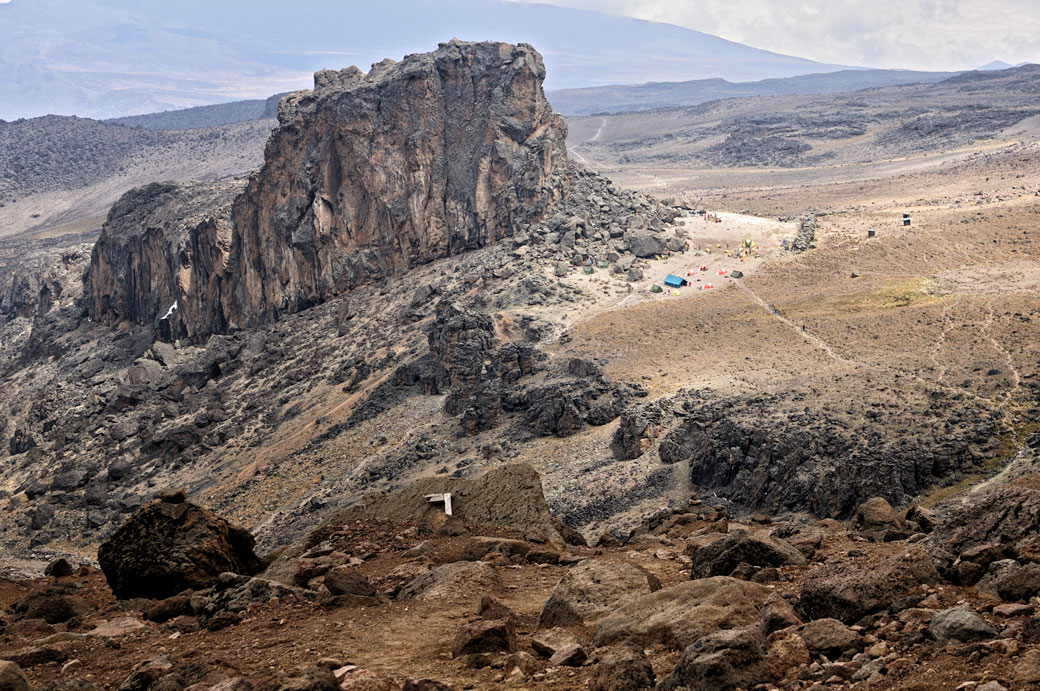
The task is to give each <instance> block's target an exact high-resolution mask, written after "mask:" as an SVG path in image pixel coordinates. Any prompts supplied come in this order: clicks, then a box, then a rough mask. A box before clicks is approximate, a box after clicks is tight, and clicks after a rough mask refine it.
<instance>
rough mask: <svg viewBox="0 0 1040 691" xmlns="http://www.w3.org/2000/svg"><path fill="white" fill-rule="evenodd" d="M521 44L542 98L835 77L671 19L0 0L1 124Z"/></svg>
mask: <svg viewBox="0 0 1040 691" xmlns="http://www.w3.org/2000/svg"><path fill="white" fill-rule="evenodd" d="M456 37H457V38H460V39H466V40H497V41H508V42H511V43H521V42H523V43H529V44H531V45H533V46H534V47H535V48H536V49H537V50H539V51H540V52H541V53H542V55H543V56H544V59H545V63H546V68H547V76H546V86H547V88H550V89H553V88H555V89H566V88H575V87H580V86H596V85H607V84H619V83H621V84H625V83H628V84H638V83H645V82H648V81H683V80H690V79H705V78H716V77H717V78H722V79H727V80H731V81H749V80H759V79H766V78H776V77H789V76H794V75H799V74H807V73H813V72H826V71H830V70H838V69H845V68H846V67H847V66H841V65H827V64H822V63H818V62H813V61H811V60H806V59H802V58H797V57H792V56H787V55H780V54H778V53H771V52H768V51H764V50H758V49H756V48H752V47H750V46H745V45H742V44H739V43H734V42H732V41H728V40H725V39H722V38H719V37H717V36H712V35H709V34H705V33H701V32H698V31H694V30H691V29H686V28H682V27H678V26H674V25H670V24H662V23H656V22H649V21H644V20H638V19H631V18H625V17H616V16H611V15H607V14H602V13H599V12H592V11H587V10H576V9H570V8H563V7H557V6H552V5H544V4H537V3H527V2H507V1H505V0H438V2H436V3H431V2H429V1H428V0H385V1H384V2H381V3H367V2H362V1H361V0H343V1H342V2H336V3H329V2H328V1H327V0H296V1H295V2H293V3H285V2H282V0H250V1H249V2H247V0H223V1H222V2H219V3H214V2H208V1H207V2H204V1H203V0H178V2H176V3H170V2H165V1H161V0H135V2H133V3H127V2H125V0H12V1H11V2H8V3H3V4H0V118H2V119H5V120H11V119H14V118H22V117H34V116H38V115H43V114H60V115H79V116H83V117H91V118H96V119H108V118H123V117H126V116H129V115H138V114H142V113H155V112H159V111H165V110H171V109H180V108H187V107H192V106H200V105H211V104H216V103H223V102H227V101H233V100H241V99H259V98H266V97H267V96H269V95H270V94H272V93H278V92H283V91H290V90H295V89H301V88H306V87H308V86H309V85H310V80H311V75H312V74H313V72H315V71H317V70H320V69H324V68H342V67H347V66H349V65H352V64H354V65H357V66H358V67H360V68H361V69H362V70H364V71H367V69H368V66H369V65H371V64H373V63H375V62H378V61H380V60H382V59H384V58H387V57H389V58H393V59H394V60H400V59H402V58H403V57H404V56H405V55H407V54H410V53H419V52H425V51H429V50H431V49H433V48H435V47H436V46H437V44H438V43H439V42H446V41H449V40H450V39H452V38H456Z"/></svg>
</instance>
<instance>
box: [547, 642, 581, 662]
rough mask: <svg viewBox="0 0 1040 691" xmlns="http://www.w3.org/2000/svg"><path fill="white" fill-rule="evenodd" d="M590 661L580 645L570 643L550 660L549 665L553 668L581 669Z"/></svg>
mask: <svg viewBox="0 0 1040 691" xmlns="http://www.w3.org/2000/svg"><path fill="white" fill-rule="evenodd" d="M587 659H589V656H588V654H587V653H586V652H585V648H583V647H582V646H581V645H580V644H578V643H570V644H568V645H565V646H563V647H562V648H560V649H559V650H557V651H556V652H555V653H553V655H552V657H550V658H549V664H550V665H552V666H553V667H580V666H581V665H582V664H584V663H585V660H587Z"/></svg>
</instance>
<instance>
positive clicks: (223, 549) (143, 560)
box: [98, 499, 263, 599]
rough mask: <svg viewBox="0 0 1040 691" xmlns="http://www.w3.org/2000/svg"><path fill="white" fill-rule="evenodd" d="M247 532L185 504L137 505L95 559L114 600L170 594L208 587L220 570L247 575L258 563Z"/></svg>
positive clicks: (257, 569) (260, 566)
mask: <svg viewBox="0 0 1040 691" xmlns="http://www.w3.org/2000/svg"><path fill="white" fill-rule="evenodd" d="M254 544H255V543H254V540H253V536H252V535H251V534H250V533H249V531H247V530H245V529H244V528H240V527H238V526H235V525H232V524H231V523H228V522H227V521H226V520H224V519H223V518H221V517H220V516H217V515H216V514H215V513H213V512H212V511H207V510H206V509H203V508H200V507H198V506H195V505H194V504H191V503H189V502H180V503H169V502H165V501H162V500H158V499H157V500H155V501H152V502H149V503H148V504H146V505H145V506H143V507H142V508H141V509H140V510H139V511H138V512H137V513H135V514H134V515H133V516H132V517H131V518H130V520H128V521H127V522H126V523H124V524H123V526H122V527H121V528H120V529H119V530H117V531H116V532H115V534H114V535H112V537H111V538H109V539H108V540H107V541H106V542H104V543H103V544H102V545H101V547H100V548H99V549H98V563H100V564H101V570H102V571H104V572H105V578H107V579H108V584H109V586H111V588H112V591H113V592H114V593H115V594H116V596H117V597H120V598H131V597H148V598H154V599H162V598H167V597H171V596H173V595H176V594H178V593H180V592H181V591H183V590H187V589H188V588H195V589H202V588H207V587H209V586H211V585H213V583H214V582H216V580H217V576H219V575H220V574H221V573H223V572H225V571H232V572H234V573H239V574H247V575H253V574H256V573H259V572H260V571H262V570H263V562H261V561H260V559H259V558H258V557H257V556H256V555H255V554H254V553H253V545H254Z"/></svg>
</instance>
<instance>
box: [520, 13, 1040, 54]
mask: <svg viewBox="0 0 1040 691" xmlns="http://www.w3.org/2000/svg"><path fill="white" fill-rule="evenodd" d="M537 1H541V2H546V3H548V4H553V5H561V6H565V7H579V8H582V9H590V10H600V11H603V12H609V13H611V14H620V15H625V16H629V17H638V18H639V19H651V20H654V21H659V22H668V23H671V24H678V25H680V26H685V27H688V28H690V29H696V30H697V31H703V32H705V33H709V34H715V35H717V36H722V37H723V38H728V39H730V40H731V41H738V42H740V43H746V44H748V45H751V46H754V47H756V48H764V49H766V50H772V51H776V52H778V53H787V54H790V55H796V56H798V57H803V58H810V59H812V60H818V61H821V62H829V63H839V64H845V65H865V66H870V67H891V68H899V67H902V68H909V69H925V70H952V69H968V68H972V67H978V66H980V65H982V64H985V63H988V62H990V61H991V60H1004V61H1006V62H1009V63H1012V64H1016V63H1019V62H1027V61H1028V62H1040V0H537Z"/></svg>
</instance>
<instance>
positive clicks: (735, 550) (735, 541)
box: [687, 530, 806, 578]
mask: <svg viewBox="0 0 1040 691" xmlns="http://www.w3.org/2000/svg"><path fill="white" fill-rule="evenodd" d="M687 553H688V554H690V549H689V548H687ZM690 558H691V559H692V560H693V566H692V569H691V576H692V577H693V578H710V577H711V576H729V575H730V574H732V573H733V570H734V569H736V568H737V566H739V565H740V564H742V563H743V564H748V565H750V566H760V567H767V566H774V567H775V566H790V565H795V566H803V565H804V564H805V563H806V560H805V557H804V556H802V553H801V552H799V551H798V550H796V549H795V548H794V547H792V546H791V545H789V544H787V543H786V542H784V541H783V540H779V539H777V538H774V537H769V536H764V537H758V536H755V535H751V534H750V533H748V532H747V531H746V530H734V531H733V532H732V533H730V534H728V535H726V537H724V538H721V539H719V540H716V541H715V542H712V543H711V544H709V545H705V546H704V547H699V548H697V549H696V550H693V551H692V554H690Z"/></svg>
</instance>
